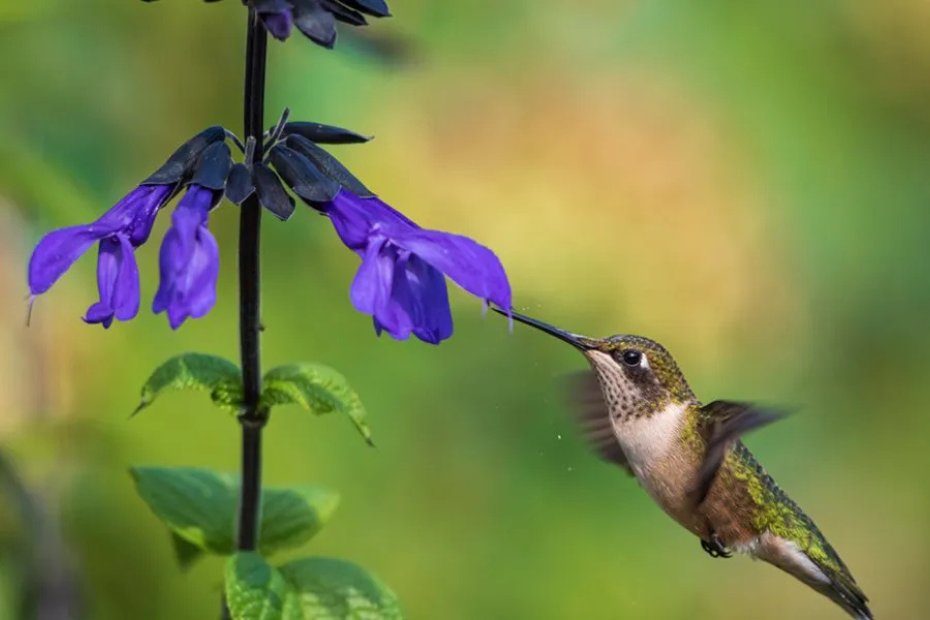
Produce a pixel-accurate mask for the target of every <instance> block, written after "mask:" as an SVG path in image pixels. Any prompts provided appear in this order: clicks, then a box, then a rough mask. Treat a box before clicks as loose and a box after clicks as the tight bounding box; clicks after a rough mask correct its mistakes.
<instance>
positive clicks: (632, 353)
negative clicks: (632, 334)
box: [621, 349, 643, 366]
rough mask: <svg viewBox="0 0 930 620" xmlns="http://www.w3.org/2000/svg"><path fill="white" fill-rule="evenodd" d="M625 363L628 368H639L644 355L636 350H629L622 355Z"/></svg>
mask: <svg viewBox="0 0 930 620" xmlns="http://www.w3.org/2000/svg"><path fill="white" fill-rule="evenodd" d="M621 357H622V359H623V363H624V364H626V365H627V366H639V363H640V362H641V361H642V360H643V354H642V353H640V352H639V351H636V350H634V349H627V350H626V351H624V352H623V354H622V356H621Z"/></svg>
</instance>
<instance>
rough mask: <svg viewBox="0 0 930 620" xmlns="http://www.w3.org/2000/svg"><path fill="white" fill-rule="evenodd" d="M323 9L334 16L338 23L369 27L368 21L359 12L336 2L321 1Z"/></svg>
mask: <svg viewBox="0 0 930 620" xmlns="http://www.w3.org/2000/svg"><path fill="white" fill-rule="evenodd" d="M320 3H321V4H322V5H323V8H324V9H326V10H327V11H329V12H330V13H332V14H333V17H335V18H336V20H337V21H340V22H342V23H344V24H350V25H352V26H367V25H368V20H367V19H365V16H364V15H362V14H361V13H359V12H358V11H353V10H352V9H350V8H349V7H346V6H342V5H341V4H339V3H338V2H336V0H320Z"/></svg>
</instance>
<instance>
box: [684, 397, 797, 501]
mask: <svg viewBox="0 0 930 620" xmlns="http://www.w3.org/2000/svg"><path fill="white" fill-rule="evenodd" d="M701 414H702V415H701V434H702V435H703V436H704V440H705V441H706V442H707V451H706V452H705V453H704V462H703V463H702V464H701V469H700V470H699V471H698V475H697V478H696V479H695V482H694V486H693V487H692V488H691V499H692V501H693V502H694V504H695V505H696V506H699V505H700V504H702V503H703V502H704V499H705V498H706V497H707V493H708V492H709V491H710V487H711V486H712V485H713V484H714V479H716V477H717V471H718V470H719V469H720V466H721V465H722V464H723V460H724V459H725V458H726V456H727V451H728V450H729V449H730V446H731V445H732V443H733V442H734V441H736V440H737V439H739V437H740V436H741V435H744V434H745V433H748V432H749V431H752V430H755V429H757V428H760V427H762V426H765V425H767V424H771V423H772V422H774V421H776V420H779V419H781V418H783V417H784V416H785V414H784V413H783V412H779V411H773V410H770V409H764V408H762V407H759V406H757V405H754V404H752V403H741V402H734V401H728V400H715V401H714V402H712V403H708V404H706V405H704V406H703V407H701Z"/></svg>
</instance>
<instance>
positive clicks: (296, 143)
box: [284, 134, 375, 198]
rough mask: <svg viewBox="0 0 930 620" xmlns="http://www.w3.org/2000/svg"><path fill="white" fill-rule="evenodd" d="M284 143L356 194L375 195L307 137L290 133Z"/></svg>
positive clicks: (362, 195) (363, 195) (360, 195)
mask: <svg viewBox="0 0 930 620" xmlns="http://www.w3.org/2000/svg"><path fill="white" fill-rule="evenodd" d="M284 143H285V145H287V146H288V147H290V148H292V149H294V150H295V151H297V152H298V153H300V154H301V155H304V156H306V157H307V159H309V160H310V161H311V162H312V163H313V164H315V165H316V167H317V168H319V169H320V170H322V171H323V174H325V175H326V176H328V177H329V178H331V179H333V180H334V181H336V182H337V183H339V185H341V186H342V187H344V188H345V189H347V190H349V191H350V192H352V193H353V194H355V195H356V196H358V197H360V198H370V197H372V196H374V195H375V194H374V193H373V192H372V191H371V190H369V189H368V188H367V187H365V186H364V185H362V182H361V181H359V180H358V179H356V178H355V176H353V174H352V173H351V172H349V171H348V169H347V168H346V167H345V166H343V165H342V164H341V163H339V160H338V159H336V158H335V157H333V156H332V155H330V154H329V153H327V152H326V151H324V150H323V149H321V148H320V147H318V146H317V145H315V144H314V143H313V142H311V141H310V140H308V139H307V138H305V137H303V136H299V135H296V134H295V135H290V136H288V137H287V140H285V141H284Z"/></svg>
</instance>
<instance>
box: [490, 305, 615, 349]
mask: <svg viewBox="0 0 930 620" xmlns="http://www.w3.org/2000/svg"><path fill="white" fill-rule="evenodd" d="M491 310H493V311H494V312H496V313H498V314H502V315H504V316H512V317H513V318H514V319H515V320H516V321H517V322H519V323H525V324H526V325H529V326H530V327H535V328H536V329H538V330H539V331H542V332H546V333H547V334H549V335H550V336H555V337H556V338H558V339H559V340H561V341H562V342H567V343H568V344H570V345H572V346H573V347H575V348H576V349H579V350H581V351H590V350H591V349H593V348H595V347H596V346H597V340H595V339H593V338H588V337H586V336H579V335H578V334H573V333H571V332H566V331H563V330H561V329H559V328H558V327H553V326H552V325H549V324H548V323H543V322H542V321H537V320H536V319H533V318H530V317H528V316H526V315H523V314H517V313H516V312H513V311H511V312H507V311H506V310H502V309H500V308H497V307H495V306H491Z"/></svg>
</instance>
